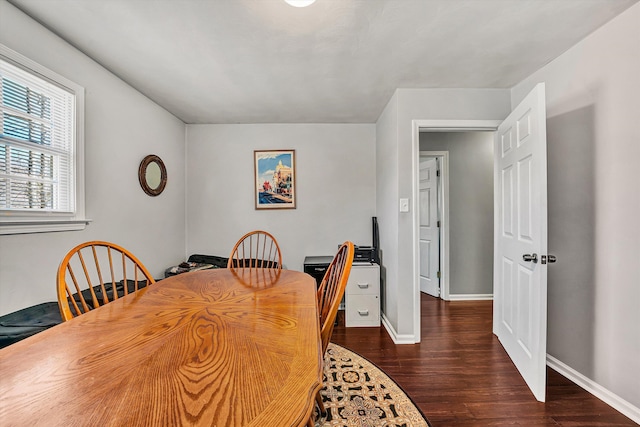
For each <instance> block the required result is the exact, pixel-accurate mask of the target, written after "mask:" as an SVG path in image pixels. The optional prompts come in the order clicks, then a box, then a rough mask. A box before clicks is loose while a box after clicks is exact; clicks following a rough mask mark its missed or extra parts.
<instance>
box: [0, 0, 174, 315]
mask: <svg viewBox="0 0 640 427" xmlns="http://www.w3.org/2000/svg"><path fill="white" fill-rule="evenodd" d="M0 43H2V44H4V45H6V46H7V47H9V48H11V49H13V50H15V51H17V52H19V53H21V54H22V55H25V56H26V57H28V58H30V59H32V60H34V61H36V62H38V63H40V64H42V65H44V66H45V67H47V68H49V69H51V70H53V71H55V72H56V73H58V74H61V75H62V76H64V77H66V78H68V79H70V80H72V81H75V82H76V83H78V84H80V85H82V86H84V88H85V103H86V107H85V144H86V145H85V175H86V213H87V217H88V218H90V219H92V220H93V221H92V222H91V223H90V224H89V226H88V227H87V228H86V230H84V231H74V232H58V233H38V234H24V235H11V236H0V315H2V314H6V313H9V312H12V311H15V310H18V309H21V308H24V307H27V306H30V305H33V304H38V303H41V302H46V301H56V300H57V298H56V293H55V284H56V279H55V275H56V271H57V268H58V264H59V263H60V261H61V260H62V258H63V257H64V255H65V254H66V253H67V252H68V251H69V250H70V249H71V248H72V247H73V246H75V245H77V244H78V243H81V242H84V241H87V240H109V241H113V242H116V243H118V244H120V245H122V246H124V247H126V248H127V249H129V250H131V251H132V252H133V253H134V254H135V255H136V256H138V257H139V258H140V259H141V261H142V262H143V263H144V264H145V265H146V266H147V267H148V268H149V269H150V270H151V272H152V274H153V275H154V276H155V277H163V271H164V269H165V268H166V267H168V266H170V265H173V264H175V263H176V262H179V261H181V260H182V258H183V257H184V247H185V244H184V235H185V232H184V218H185V215H184V130H185V127H184V124H183V123H182V122H181V121H179V120H178V119H176V118H175V117H174V116H172V115H171V114H169V113H168V112H167V111H165V110H164V109H162V108H160V107H158V106H157V105H156V104H154V103H153V102H151V101H150V100H149V99H148V98H146V97H144V96H143V95H141V94H140V93H139V92H137V91H136V90H134V89H133V88H131V87H130V86H128V85H126V84H125V83H124V82H123V81H122V80H120V79H118V78H117V77H116V76H114V75H113V74H111V73H110V72H108V71H107V70H105V69H104V68H103V67H101V66H100V65H98V64H97V63H96V62H94V61H93V60H91V59H89V58H88V57H87V56H85V55H84V54H82V53H81V52H79V51H78V50H76V49H75V48H74V47H72V46H71V45H69V44H67V43H66V42H64V41H63V40H61V39H60V38H58V37H57V36H55V35H54V34H53V33H51V32H50V31H48V30H47V29H45V28H44V27H43V26H41V25H40V24H38V23H37V22H35V21H34V20H32V19H31V18H29V17H28V16H27V15H25V14H24V13H22V12H21V11H19V10H18V9H16V8H15V7H13V6H12V5H10V4H9V3H7V2H6V1H4V0H0ZM152 153H153V154H157V155H159V156H160V157H161V158H162V159H163V161H164V162H165V165H166V167H167V171H168V183H167V187H166V189H165V191H164V192H163V193H162V194H161V195H160V196H158V197H155V198H153V197H149V196H147V195H146V194H145V193H144V192H143V191H142V189H141V188H140V185H139V183H138V165H139V163H140V161H141V160H142V158H143V157H144V156H145V155H147V154H152Z"/></svg>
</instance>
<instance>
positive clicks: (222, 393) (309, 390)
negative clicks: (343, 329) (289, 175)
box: [0, 269, 322, 427]
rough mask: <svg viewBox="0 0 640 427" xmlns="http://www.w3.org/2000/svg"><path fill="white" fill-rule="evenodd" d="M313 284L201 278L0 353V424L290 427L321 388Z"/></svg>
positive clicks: (119, 303) (293, 277) (286, 278)
mask: <svg viewBox="0 0 640 427" xmlns="http://www.w3.org/2000/svg"><path fill="white" fill-rule="evenodd" d="M315 292H316V283H315V280H314V279H313V278H312V277H311V276H309V275H307V274H305V273H301V272H297V271H290V270H280V272H279V273H277V271H276V270H269V271H267V272H263V273H262V274H260V273H259V270H258V273H256V274H255V275H254V274H253V273H252V272H249V273H248V274H247V272H246V271H244V272H243V271H240V272H238V271H235V270H231V269H216V270H204V271H197V272H192V273H186V274H181V275H178V276H174V277H170V278H167V279H164V280H161V281H159V282H157V283H155V284H153V285H151V286H148V287H146V288H144V289H142V290H140V291H138V292H137V293H135V294H130V295H128V296H126V297H124V298H120V299H118V300H116V301H114V302H111V303H109V304H106V305H104V306H102V307H99V308H97V309H95V310H92V311H90V312H88V313H86V314H83V315H81V316H79V317H76V318H73V319H71V320H69V321H67V322H64V323H62V324H60V325H58V326H54V327H53V328H50V329H48V330H46V331H44V332H41V333H39V334H37V335H34V336H32V337H30V338H27V339H25V340H23V341H20V342H18V343H16V344H13V345H11V346H9V347H6V348H4V349H2V350H0V426H3V427H9V426H218V427H222V426H261V427H264V426H277V427H283V426H298V425H304V424H305V423H306V421H307V420H308V418H309V415H310V414H311V410H312V408H313V405H314V399H315V395H316V393H317V391H318V390H319V388H320V385H321V381H322V355H321V343H320V334H319V324H318V323H319V322H318V313H317V304H316V295H315Z"/></svg>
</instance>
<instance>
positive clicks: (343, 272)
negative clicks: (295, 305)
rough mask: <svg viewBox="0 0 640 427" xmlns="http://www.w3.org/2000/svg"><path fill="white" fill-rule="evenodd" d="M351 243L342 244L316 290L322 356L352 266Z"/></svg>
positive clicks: (331, 331)
mask: <svg viewBox="0 0 640 427" xmlns="http://www.w3.org/2000/svg"><path fill="white" fill-rule="evenodd" d="M353 253H354V247H353V243H351V242H349V241H347V242H344V243H343V244H342V245H341V246H340V249H338V253H337V254H336V256H335V257H334V258H333V261H331V264H329V268H328V269H327V271H326V273H325V274H324V278H323V279H322V282H321V283H320V287H319V288H318V311H319V315H320V338H321V339H322V354H324V352H325V351H326V350H327V346H328V345H329V340H330V339H331V334H332V333H333V325H334V324H335V321H336V316H337V315H338V307H339V306H340V301H341V300H342V296H343V295H344V290H345V288H346V287H347V281H348V280H349V273H351V264H353Z"/></svg>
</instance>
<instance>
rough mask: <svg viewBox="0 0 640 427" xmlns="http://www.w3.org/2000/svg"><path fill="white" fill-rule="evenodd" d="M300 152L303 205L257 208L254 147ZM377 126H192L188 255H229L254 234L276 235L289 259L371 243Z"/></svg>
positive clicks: (293, 263)
mask: <svg viewBox="0 0 640 427" xmlns="http://www.w3.org/2000/svg"><path fill="white" fill-rule="evenodd" d="M276 149H294V150H295V156H296V164H297V168H296V171H295V174H296V175H295V178H296V199H297V202H296V203H297V208H296V209H285V210H256V209H255V203H254V199H253V194H254V193H253V192H254V170H253V167H254V164H253V150H276ZM375 163H376V162H375V126H374V125H373V124H364V125H358V124H350V125H333V124H254V125H188V126H187V187H186V188H187V191H186V194H187V212H188V217H187V252H188V253H189V254H192V253H201V254H208V255H218V256H224V257H227V256H229V252H230V251H231V249H232V248H233V245H234V244H235V242H236V241H237V240H238V239H239V238H240V237H241V236H242V235H243V234H244V233H246V232H248V231H251V230H254V229H264V230H266V231H269V232H271V233H272V234H273V235H274V236H275V237H276V239H277V240H278V243H279V244H280V249H281V250H282V257H283V263H284V264H285V265H286V267H287V268H289V269H292V270H302V268H303V261H304V257H305V256H306V255H335V253H336V251H337V250H338V245H339V244H341V243H342V242H344V241H345V240H351V241H353V242H354V243H355V244H359V245H371V217H372V216H375V200H376V193H375V188H376V185H375V176H376V175H375V169H374V168H375Z"/></svg>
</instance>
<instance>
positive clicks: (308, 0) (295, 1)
mask: <svg viewBox="0 0 640 427" xmlns="http://www.w3.org/2000/svg"><path fill="white" fill-rule="evenodd" d="M284 1H286V2H287V3H289V4H290V5H291V6H294V7H307V6H309V5H310V4H312V3H313V2H314V1H316V0H284Z"/></svg>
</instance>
